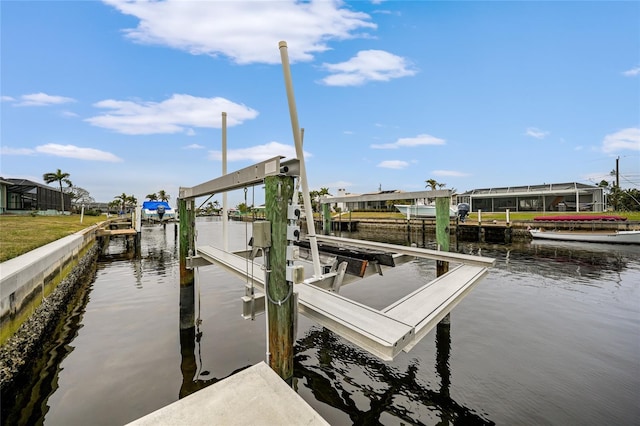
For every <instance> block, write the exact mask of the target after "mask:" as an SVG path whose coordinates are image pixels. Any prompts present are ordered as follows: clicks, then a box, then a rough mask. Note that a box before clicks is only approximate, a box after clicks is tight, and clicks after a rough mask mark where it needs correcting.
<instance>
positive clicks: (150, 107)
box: [85, 94, 258, 135]
mask: <svg viewBox="0 0 640 426" xmlns="http://www.w3.org/2000/svg"><path fill="white" fill-rule="evenodd" d="M94 106H95V107H97V108H103V109H107V110H109V112H108V113H105V114H103V115H98V116H95V117H90V118H87V119H86V120H85V121H87V122H89V123H91V124H92V125H94V126H98V127H103V128H106V129H111V130H114V131H116V132H118V133H124V134H128V135H150V134H158V133H186V134H187V135H189V134H191V132H192V131H193V130H192V129H191V128H190V127H210V128H220V127H222V117H221V114H222V112H223V111H224V112H227V125H228V126H229V127H231V126H235V125H237V124H241V123H242V122H244V121H245V120H250V119H253V118H256V117H257V116H258V112H257V111H256V110H254V109H252V108H249V107H247V106H245V105H243V104H237V103H234V102H231V101H229V100H227V99H225V98H198V97H195V96H191V95H183V94H174V95H173V96H171V98H169V99H167V100H165V101H162V102H134V101H117V100H112V99H108V100H104V101H100V102H98V103H96V104H94Z"/></svg>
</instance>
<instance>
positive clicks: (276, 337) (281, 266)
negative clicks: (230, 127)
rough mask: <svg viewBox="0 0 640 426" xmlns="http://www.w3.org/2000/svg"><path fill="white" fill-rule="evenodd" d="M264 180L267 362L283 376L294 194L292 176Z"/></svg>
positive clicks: (289, 335) (289, 331) (288, 340)
mask: <svg viewBox="0 0 640 426" xmlns="http://www.w3.org/2000/svg"><path fill="white" fill-rule="evenodd" d="M264 182H265V201H266V209H265V210H266V217H267V220H268V221H269V222H271V248H270V249H269V264H270V270H271V272H270V273H269V280H268V288H267V289H265V293H266V295H267V300H266V303H267V312H268V314H267V316H268V318H267V321H268V332H269V352H270V357H269V365H270V367H271V368H272V369H273V370H274V371H275V372H276V373H278V375H279V376H280V377H281V378H282V379H284V380H289V379H290V378H291V377H293V344H294V343H295V336H294V333H293V331H294V315H295V314H296V312H295V306H294V303H293V299H294V298H293V282H291V281H287V244H288V243H287V210H288V206H289V203H290V201H291V198H292V197H293V190H294V183H293V177H291V176H268V177H266V178H265V180H264Z"/></svg>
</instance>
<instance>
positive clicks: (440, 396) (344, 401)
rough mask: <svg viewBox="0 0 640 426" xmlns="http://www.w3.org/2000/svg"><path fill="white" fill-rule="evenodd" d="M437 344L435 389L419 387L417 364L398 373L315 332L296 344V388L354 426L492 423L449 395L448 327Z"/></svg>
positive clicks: (322, 332)
mask: <svg viewBox="0 0 640 426" xmlns="http://www.w3.org/2000/svg"><path fill="white" fill-rule="evenodd" d="M436 344H437V356H436V372H437V374H438V376H439V378H440V386H439V389H437V390H435V389H430V388H429V387H428V386H427V385H425V384H422V383H420V377H419V375H418V372H419V365H418V364H417V361H416V362H414V363H413V364H411V365H409V366H407V367H406V369H405V370H404V371H400V370H399V369H398V368H396V367H393V366H392V364H389V363H385V362H383V361H380V360H379V359H377V358H375V357H373V356H371V355H369V354H368V353H366V352H363V351H362V350H360V349H358V348H355V347H354V346H351V345H349V344H345V343H344V342H343V341H342V340H340V339H339V338H338V337H337V336H336V335H335V334H333V333H331V332H330V331H328V330H327V329H324V328H318V327H312V328H311V329H310V330H309V331H308V333H307V334H306V335H305V336H304V337H303V338H301V339H299V340H298V341H297V343H296V355H295V358H294V376H295V377H296V378H297V379H298V380H299V381H298V386H300V383H303V385H304V386H306V387H307V388H308V389H309V390H310V391H311V392H312V394H313V395H314V397H315V398H316V399H317V400H318V401H321V402H324V403H325V404H328V405H329V406H331V407H333V408H334V409H337V410H340V411H342V412H343V413H345V414H347V415H348V416H349V419H350V420H351V422H352V423H353V424H354V425H375V424H383V423H384V422H386V421H393V422H407V423H410V424H427V423H429V424H430V423H432V422H434V420H437V421H438V423H439V424H449V423H467V424H494V423H493V422H492V421H490V420H488V419H486V418H483V417H482V416H480V415H478V414H476V413H475V412H474V411H473V410H472V409H470V408H467V407H464V406H462V405H460V404H459V403H457V402H456V401H455V400H453V399H452V398H451V396H450V395H449V387H450V384H451V372H450V371H449V355H450V346H451V339H450V334H449V325H448V324H447V323H445V324H441V325H440V326H438V329H437V333H436ZM389 417H392V419H389ZM434 417H435V419H434Z"/></svg>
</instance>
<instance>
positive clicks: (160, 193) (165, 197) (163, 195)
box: [158, 189, 171, 201]
mask: <svg viewBox="0 0 640 426" xmlns="http://www.w3.org/2000/svg"><path fill="white" fill-rule="evenodd" d="M158 198H159V199H160V201H169V198H171V197H170V196H169V194H167V193H166V191H165V190H164V189H161V190H160V191H158Z"/></svg>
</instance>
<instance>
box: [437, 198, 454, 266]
mask: <svg viewBox="0 0 640 426" xmlns="http://www.w3.org/2000/svg"><path fill="white" fill-rule="evenodd" d="M450 204H451V199H450V198H449V197H438V198H436V243H437V244H438V249H439V250H442V251H449V223H450V220H451V219H450V217H449V209H450ZM447 272H449V262H444V261H440V260H438V261H437V264H436V274H437V276H440V275H443V274H446V273H447Z"/></svg>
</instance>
